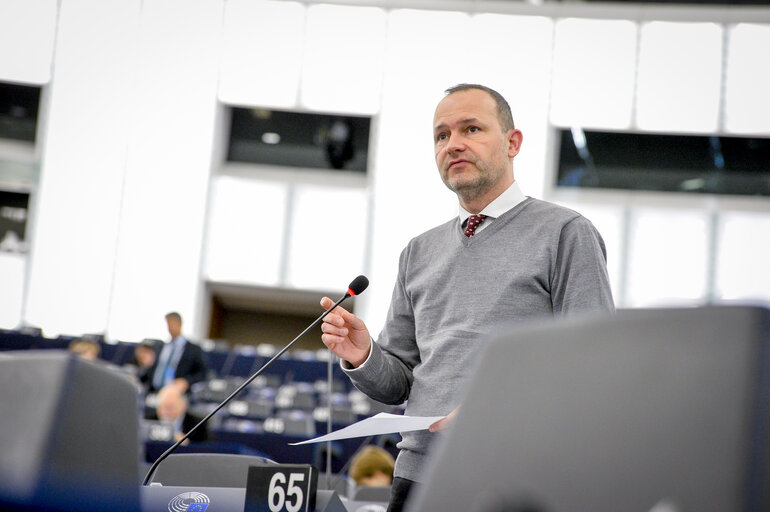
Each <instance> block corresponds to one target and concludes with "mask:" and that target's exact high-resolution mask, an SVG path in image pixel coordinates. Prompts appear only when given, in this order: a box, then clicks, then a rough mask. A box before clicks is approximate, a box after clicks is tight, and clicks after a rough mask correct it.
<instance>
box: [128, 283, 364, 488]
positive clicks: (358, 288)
mask: <svg viewBox="0 0 770 512" xmlns="http://www.w3.org/2000/svg"><path fill="white" fill-rule="evenodd" d="M368 286H369V280H368V279H367V278H366V276H362V275H361V276H358V277H356V278H355V279H353V281H351V283H350V285H348V291H347V292H346V293H345V295H343V296H342V297H341V298H340V299H339V300H338V301H337V302H335V303H334V305H333V306H332V307H330V308H329V309H327V310H326V311H324V312H323V314H322V315H321V316H319V317H318V318H316V319H315V320H314V321H313V323H312V324H310V325H308V326H307V327H306V328H305V330H304V331H302V332H301V333H299V335H298V336H297V337H296V338H294V339H293V340H291V342H289V344H288V345H286V346H285V347H283V348H282V349H281V350H280V351H279V352H278V353H277V354H275V355H274V356H273V357H272V358H271V359H270V360H269V361H268V362H266V363H265V364H264V366H262V368H260V369H259V370H257V371H256V372H255V373H254V374H253V375H252V376H251V377H249V378H248V379H246V380H245V381H244V382H243V384H241V385H240V386H238V388H237V389H236V390H235V391H233V392H232V393H231V394H230V396H228V397H227V398H225V399H224V400H223V401H222V403H221V404H219V405H217V406H216V407H215V408H214V410H212V411H211V412H210V413H208V414H207V415H206V417H205V418H203V419H202V420H200V421H199V422H198V424H197V425H195V426H194V427H193V428H191V429H190V431H189V432H187V433H186V434H185V435H184V436H182V438H181V439H180V440H179V441H177V442H176V443H174V444H173V445H171V448H169V449H168V450H166V451H165V452H163V453H162V454H161V455H160V457H158V458H157V459H156V460H155V462H154V463H153V465H152V466H150V469H149V471H147V476H145V477H144V481H143V482H142V485H143V486H146V485H149V483H150V480H152V477H153V475H154V474H155V471H156V470H157V469H158V466H159V465H160V463H161V462H163V460H165V459H166V457H168V456H169V455H171V454H172V453H174V451H175V450H176V449H177V448H178V447H179V446H180V445H181V444H182V443H183V442H185V441H186V440H187V438H189V437H190V435H191V434H192V433H193V432H195V431H196V430H198V428H199V427H200V426H201V425H203V424H204V423H206V422H207V421H208V420H209V419H211V417H212V416H214V414H216V413H217V412H218V411H219V410H220V409H221V408H222V407H224V406H225V405H227V404H228V403H230V401H231V400H232V399H233V398H235V396H236V395H238V393H240V392H241V391H243V389H244V388H245V387H246V386H248V385H249V384H251V382H252V381H253V380H254V379H256V378H257V377H259V376H260V375H261V374H262V372H264V371H265V370H266V369H267V368H269V367H270V365H272V364H273V362H274V361H275V360H276V359H278V358H279V357H281V356H282V355H283V353H284V352H286V351H287V350H289V348H290V347H291V346H292V345H294V343H295V342H296V341H297V340H298V339H300V338H301V337H302V336H304V335H305V334H306V333H307V332H308V331H309V330H310V329H312V328H313V327H315V326H316V325H317V324H318V323H319V322H320V321H321V320H323V319H324V318H326V315H328V314H329V313H331V312H332V310H333V309H334V308H336V307H337V306H339V305H340V304H341V303H342V302H343V301H344V300H345V299H347V298H348V297H353V296H356V295H360V294H361V293H363V291H364V290H366V288H367V287H368ZM330 412H331V411H330Z"/></svg>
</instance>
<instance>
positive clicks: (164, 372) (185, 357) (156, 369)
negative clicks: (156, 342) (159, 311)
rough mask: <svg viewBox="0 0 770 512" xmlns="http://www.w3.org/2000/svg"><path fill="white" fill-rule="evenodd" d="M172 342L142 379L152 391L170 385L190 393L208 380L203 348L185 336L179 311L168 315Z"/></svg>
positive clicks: (163, 348) (157, 356)
mask: <svg viewBox="0 0 770 512" xmlns="http://www.w3.org/2000/svg"><path fill="white" fill-rule="evenodd" d="M166 324H167V326H168V333H169V336H170V339H169V341H168V342H166V343H163V344H162V346H161V347H159V350H158V351H157V352H156V353H155V360H154V361H153V362H152V365H151V366H150V368H149V369H148V370H147V372H146V374H145V375H144V376H143V377H142V383H143V384H145V386H146V387H147V390H148V392H156V391H159V390H160V389H162V388H163V387H165V386H168V385H174V386H176V387H177V388H178V389H179V390H180V392H182V393H187V392H188V391H189V390H190V387H191V386H192V385H193V384H195V383H196V382H201V381H203V380H205V379H206V363H205V361H204V359H203V349H201V348H200V347H199V346H198V345H196V344H195V343H192V342H190V341H189V340H188V339H187V338H186V337H185V336H184V335H183V334H182V316H181V315H180V314H179V313H177V312H171V313H168V314H167V315H166Z"/></svg>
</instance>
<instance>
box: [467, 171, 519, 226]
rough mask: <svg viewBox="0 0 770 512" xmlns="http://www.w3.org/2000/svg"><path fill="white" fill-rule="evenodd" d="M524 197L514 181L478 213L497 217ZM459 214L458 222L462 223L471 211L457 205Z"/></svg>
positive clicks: (517, 183)
mask: <svg viewBox="0 0 770 512" xmlns="http://www.w3.org/2000/svg"><path fill="white" fill-rule="evenodd" d="M525 199H526V196H525V195H524V193H523V192H522V191H521V187H519V182H518V181H514V182H513V183H512V184H511V186H510V187H508V188H507V189H505V192H503V193H502V194H500V195H499V196H497V197H496V198H495V199H494V200H493V201H492V202H491V203H489V204H488V205H487V206H486V208H484V209H483V210H481V211H480V212H479V213H480V214H481V215H486V216H487V217H491V218H493V219H494V218H497V217H499V216H500V215H502V214H504V213H505V212H507V211H508V210H510V209H511V208H513V207H514V206H516V205H517V204H519V203H520V202H522V201H524V200H525ZM459 216H460V224H464V223H465V221H467V220H468V217H470V216H471V212H469V211H468V210H466V209H465V208H463V207H462V206H460V207H459Z"/></svg>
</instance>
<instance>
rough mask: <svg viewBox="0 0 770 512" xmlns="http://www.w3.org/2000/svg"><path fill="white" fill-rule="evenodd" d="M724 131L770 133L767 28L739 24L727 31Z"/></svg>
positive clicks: (769, 27) (769, 38)
mask: <svg viewBox="0 0 770 512" xmlns="http://www.w3.org/2000/svg"><path fill="white" fill-rule="evenodd" d="M729 38H730V39H729V43H728V56H727V69H726V72H727V82H726V85H725V128H726V129H727V130H728V131H731V132H741V133H746V132H748V133H765V134H768V133H770V94H768V91H770V58H769V57H768V49H769V48H770V25H753V24H748V23H741V24H739V25H736V26H734V27H732V28H731V29H730V31H729Z"/></svg>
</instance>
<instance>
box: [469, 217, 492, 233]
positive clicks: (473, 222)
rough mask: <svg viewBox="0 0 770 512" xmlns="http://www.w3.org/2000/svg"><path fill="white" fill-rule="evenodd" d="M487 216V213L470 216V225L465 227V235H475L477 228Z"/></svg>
mask: <svg viewBox="0 0 770 512" xmlns="http://www.w3.org/2000/svg"><path fill="white" fill-rule="evenodd" d="M486 218H487V216H486V215H471V216H470V217H468V226H467V227H466V228H465V236H467V237H471V236H473V234H474V233H476V228H478V227H479V225H480V224H481V223H482V222H484V219H486Z"/></svg>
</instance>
